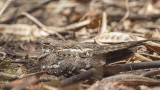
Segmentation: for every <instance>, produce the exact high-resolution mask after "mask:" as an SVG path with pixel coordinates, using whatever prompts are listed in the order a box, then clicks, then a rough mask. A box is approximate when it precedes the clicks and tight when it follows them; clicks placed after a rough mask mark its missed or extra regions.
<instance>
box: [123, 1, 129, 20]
mask: <svg viewBox="0 0 160 90" xmlns="http://www.w3.org/2000/svg"><path fill="white" fill-rule="evenodd" d="M125 6H126V10H127V11H126V14H125V15H124V17H123V18H122V19H121V22H122V21H125V20H126V19H127V18H128V16H129V14H130V10H129V5H128V0H125Z"/></svg>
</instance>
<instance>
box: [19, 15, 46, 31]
mask: <svg viewBox="0 0 160 90" xmlns="http://www.w3.org/2000/svg"><path fill="white" fill-rule="evenodd" d="M21 14H22V15H24V16H26V17H27V18H28V19H30V20H31V21H33V22H34V23H35V24H37V25H38V26H39V27H41V28H45V25H44V24H42V23H41V22H40V21H39V20H38V19H36V18H35V17H33V16H32V15H31V14H29V13H27V12H22V13H21Z"/></svg>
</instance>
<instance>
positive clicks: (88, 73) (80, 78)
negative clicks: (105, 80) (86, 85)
mask: <svg viewBox="0 0 160 90" xmlns="http://www.w3.org/2000/svg"><path fill="white" fill-rule="evenodd" d="M96 71H97V69H94V68H91V69H90V70H88V71H86V72H83V73H81V74H78V75H75V76H72V77H70V78H67V79H64V80H62V81H61V86H62V87H63V86H67V85H70V84H73V83H76V82H80V81H83V80H85V79H88V78H90V77H92V76H93V75H94V73H95V72H96Z"/></svg>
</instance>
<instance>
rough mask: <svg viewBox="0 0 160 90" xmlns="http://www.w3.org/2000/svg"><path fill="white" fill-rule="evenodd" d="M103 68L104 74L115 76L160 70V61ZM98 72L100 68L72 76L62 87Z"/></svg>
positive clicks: (63, 82)
mask: <svg viewBox="0 0 160 90" xmlns="http://www.w3.org/2000/svg"><path fill="white" fill-rule="evenodd" d="M102 68H103V72H104V74H107V75H114V74H118V73H120V72H124V71H130V70H139V69H148V68H160V60H159V61H151V62H141V63H131V64H121V65H114V66H108V65H105V66H103V67H102ZM100 69H101V68H100ZM98 71H99V68H98V69H95V68H91V69H89V70H88V71H86V72H83V73H81V74H78V75H75V76H72V77H70V78H67V79H64V80H62V81H61V83H62V86H66V85H69V84H73V83H77V82H80V81H82V80H85V79H88V78H90V77H93V76H94V75H95V73H97V72H98Z"/></svg>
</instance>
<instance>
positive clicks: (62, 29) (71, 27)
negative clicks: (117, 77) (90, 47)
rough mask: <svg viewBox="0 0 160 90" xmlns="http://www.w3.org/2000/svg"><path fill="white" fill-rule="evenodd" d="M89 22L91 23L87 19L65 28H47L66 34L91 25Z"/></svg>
mask: <svg viewBox="0 0 160 90" xmlns="http://www.w3.org/2000/svg"><path fill="white" fill-rule="evenodd" d="M91 21H92V20H91V19H87V20H83V21H80V22H78V23H73V24H71V25H68V26H66V27H54V26H53V27H49V28H50V29H53V30H55V32H59V33H62V32H67V31H68V30H73V29H76V28H79V27H82V26H85V25H88V24H90V23H91Z"/></svg>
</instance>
